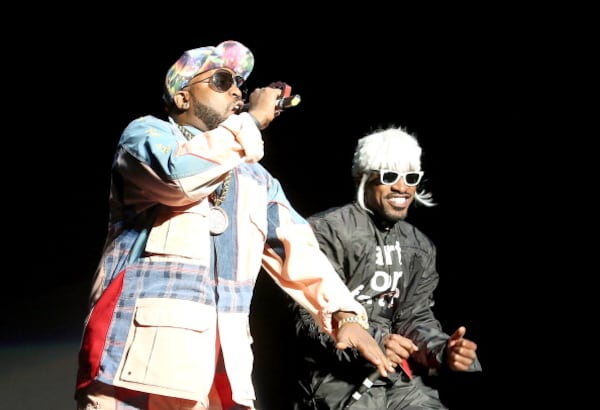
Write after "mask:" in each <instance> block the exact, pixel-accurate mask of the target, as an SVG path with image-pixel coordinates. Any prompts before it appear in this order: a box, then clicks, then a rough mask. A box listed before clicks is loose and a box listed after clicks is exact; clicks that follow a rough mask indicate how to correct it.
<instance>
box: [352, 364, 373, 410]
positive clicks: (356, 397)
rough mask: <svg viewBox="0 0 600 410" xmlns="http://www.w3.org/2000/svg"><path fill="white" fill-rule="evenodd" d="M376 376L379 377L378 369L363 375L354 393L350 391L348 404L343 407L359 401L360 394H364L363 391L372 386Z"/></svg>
mask: <svg viewBox="0 0 600 410" xmlns="http://www.w3.org/2000/svg"><path fill="white" fill-rule="evenodd" d="M378 378H379V370H377V369H376V370H375V371H374V372H373V373H371V374H370V375H368V376H367V377H365V379H364V380H363V381H362V384H361V385H360V386H359V387H358V389H356V391H355V392H354V393H352V396H351V398H350V402H349V403H348V404H346V406H345V407H344V409H348V408H350V406H352V405H353V404H354V403H356V402H357V401H359V400H360V398H361V397H362V395H363V394H364V392H366V391H367V390H369V389H370V388H371V386H373V383H374V382H375V380H377V379H378Z"/></svg>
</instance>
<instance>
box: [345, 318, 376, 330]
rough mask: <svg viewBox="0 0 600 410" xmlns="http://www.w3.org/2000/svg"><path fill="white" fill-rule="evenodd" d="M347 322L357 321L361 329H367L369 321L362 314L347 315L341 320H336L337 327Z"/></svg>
mask: <svg viewBox="0 0 600 410" xmlns="http://www.w3.org/2000/svg"><path fill="white" fill-rule="evenodd" d="M348 323H357V324H359V325H360V326H361V327H362V328H363V329H365V330H369V322H368V321H367V319H366V318H364V317H362V316H357V315H355V316H347V317H345V318H343V319H342V320H340V321H339V322H338V326H337V327H338V329H339V328H341V327H342V326H344V325H346V324H348Z"/></svg>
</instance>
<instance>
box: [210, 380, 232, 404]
mask: <svg viewBox="0 0 600 410" xmlns="http://www.w3.org/2000/svg"><path fill="white" fill-rule="evenodd" d="M214 384H215V389H216V390H217V393H218V394H219V398H220V399H221V405H222V407H223V408H224V409H229V408H232V407H233V406H234V405H235V402H234V401H233V398H232V397H231V396H232V393H231V385H230V384H229V379H228V378H227V374H226V373H216V374H215V380H214Z"/></svg>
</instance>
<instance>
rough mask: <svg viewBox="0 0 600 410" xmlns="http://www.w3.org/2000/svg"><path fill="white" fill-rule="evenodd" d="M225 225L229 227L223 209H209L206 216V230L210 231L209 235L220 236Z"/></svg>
mask: <svg viewBox="0 0 600 410" xmlns="http://www.w3.org/2000/svg"><path fill="white" fill-rule="evenodd" d="M227 225H229V220H228V219H227V214H226V213H225V211H224V210H223V208H221V207H218V206H213V207H211V208H210V213H209V214H208V228H209V229H210V233H211V234H212V235H220V234H222V233H223V232H225V229H227Z"/></svg>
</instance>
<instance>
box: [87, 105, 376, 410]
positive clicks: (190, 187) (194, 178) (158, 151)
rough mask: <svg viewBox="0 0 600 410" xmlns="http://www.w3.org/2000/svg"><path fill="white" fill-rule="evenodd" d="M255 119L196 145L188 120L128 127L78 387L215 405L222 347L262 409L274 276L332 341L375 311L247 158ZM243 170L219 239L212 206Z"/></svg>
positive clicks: (236, 383)
mask: <svg viewBox="0 0 600 410" xmlns="http://www.w3.org/2000/svg"><path fill="white" fill-rule="evenodd" d="M249 122H252V124H254V123H253V120H252V118H250V116H249V115H248V114H247V113H242V114H239V115H231V116H230V117H229V118H228V119H227V120H226V121H225V122H224V124H225V125H226V127H218V128H216V129H214V130H211V131H208V132H204V133H202V132H199V131H198V130H196V129H194V128H189V130H190V132H192V133H193V134H194V135H195V136H194V137H193V138H190V139H186V138H185V137H184V136H183V134H182V133H181V131H180V130H179V129H178V128H177V126H176V124H174V123H172V122H170V121H163V120H160V119H158V118H156V117H153V116H145V117H141V118H139V119H137V120H134V121H132V122H131V123H130V124H129V125H128V126H127V127H126V128H125V130H124V131H123V133H122V135H121V139H120V141H119V143H118V148H117V152H116V155H115V158H114V164H113V168H112V180H111V194H110V215H109V226H108V236H107V240H106V243H105V245H104V249H103V254H102V257H101V261H100V263H99V265H98V267H97V270H96V273H95V275H94V283H93V287H92V292H91V296H90V307H91V309H90V313H89V315H88V317H87V318H86V322H85V328H84V333H83V337H82V342H81V348H80V353H79V371H78V375H77V389H81V388H84V387H86V386H88V385H89V384H90V383H92V381H99V382H102V383H106V384H109V385H114V386H118V387H124V388H128V389H132V390H137V391H142V392H148V393H153V394H161V395H166V396H172V397H180V398H185V399H191V400H205V398H206V397H207V396H208V394H209V391H210V388H211V385H212V382H213V379H214V373H215V365H216V362H217V358H218V350H217V346H218V341H219V342H220V348H221V350H222V355H223V359H224V364H225V369H226V371H227V374H228V376H229V379H230V382H231V388H232V395H233V399H234V400H235V401H236V402H237V403H239V404H244V405H248V406H252V402H253V400H255V392H254V388H253V386H252V381H251V380H252V379H251V372H252V366H253V356H252V350H251V343H252V339H251V334H250V330H249V321H248V314H249V308H250V302H251V299H252V293H253V288H254V284H255V281H256V279H257V275H258V272H259V271H260V268H261V266H262V267H264V269H265V270H266V271H267V272H268V273H269V275H270V276H271V277H272V278H273V280H274V281H275V282H276V283H277V284H278V285H279V286H281V288H282V289H283V290H284V291H285V292H287V293H288V294H289V295H290V296H291V297H293V298H294V300H296V301H297V302H298V303H299V304H301V305H302V306H303V307H305V308H306V309H307V310H308V311H309V312H310V313H311V315H313V316H314V318H315V319H316V321H317V323H319V325H320V326H321V327H322V328H323V329H324V331H326V332H328V333H331V332H332V328H331V314H332V313H333V312H335V311H337V310H345V311H352V312H356V313H358V314H365V313H366V312H365V311H364V308H363V307H362V306H361V305H360V304H359V303H357V302H356V301H355V300H354V299H353V298H352V297H351V295H350V294H349V293H348V292H344V291H342V292H340V289H344V288H345V285H344V284H343V282H342V281H341V279H340V277H339V276H338V275H337V274H336V272H335V271H334V269H333V267H332V266H331V264H330V262H329V261H328V260H327V258H326V257H325V255H324V254H323V253H322V252H321V251H320V250H319V246H318V243H317V241H316V238H315V236H314V234H313V232H312V230H311V228H310V226H309V225H308V223H307V222H306V220H305V219H304V218H302V217H301V216H300V215H299V214H298V213H297V212H296V211H295V210H294V209H293V208H292V206H291V205H290V203H289V202H288V200H287V198H286V196H285V194H284V192H283V191H282V187H281V186H280V183H279V182H278V181H277V180H276V179H275V178H274V177H273V176H272V175H271V174H270V173H269V172H268V171H267V170H266V169H265V168H264V167H263V166H262V165H260V164H258V163H246V162H243V161H242V160H241V158H240V154H239V148H238V149H237V151H236V148H235V146H236V143H235V141H234V138H233V134H232V132H230V130H239V129H240V127H241V126H249V125H247V123H249ZM252 126H255V125H252ZM238 147H239V145H238ZM230 170H231V180H230V182H229V188H228V191H227V195H226V196H225V200H224V202H223V203H222V204H221V207H222V208H223V209H224V210H225V211H226V212H227V215H228V222H229V224H228V228H227V229H226V230H225V232H223V233H222V234H220V235H211V234H210V232H209V223H208V218H207V215H208V213H209V211H210V207H211V205H210V203H209V201H208V199H207V196H208V195H209V194H210V193H211V192H212V191H214V190H215V187H218V188H221V187H222V181H223V179H224V175H227V173H228V172H229V171H230ZM218 191H219V189H217V192H218ZM217 338H218V341H217ZM213 364H214V365H213Z"/></svg>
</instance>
